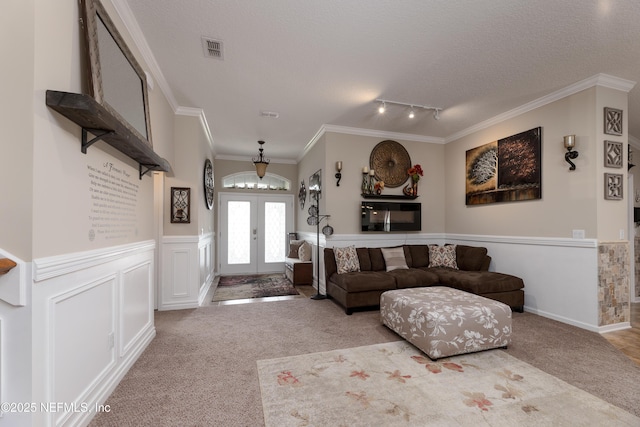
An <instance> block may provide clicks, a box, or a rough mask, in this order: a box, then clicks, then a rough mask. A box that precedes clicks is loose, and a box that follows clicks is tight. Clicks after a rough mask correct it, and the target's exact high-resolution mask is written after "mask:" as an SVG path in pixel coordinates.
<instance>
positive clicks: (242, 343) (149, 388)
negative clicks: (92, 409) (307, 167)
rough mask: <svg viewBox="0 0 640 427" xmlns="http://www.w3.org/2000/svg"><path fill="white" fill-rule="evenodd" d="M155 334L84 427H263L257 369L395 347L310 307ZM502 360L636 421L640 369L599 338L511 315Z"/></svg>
mask: <svg viewBox="0 0 640 427" xmlns="http://www.w3.org/2000/svg"><path fill="white" fill-rule="evenodd" d="M155 325H156V330H157V336H156V338H155V339H154V340H153V341H152V342H151V344H150V345H149V347H148V348H147V349H146V350H145V352H144V353H143V354H142V355H141V356H140V358H139V359H138V360H137V361H136V363H135V364H134V366H133V367H132V368H131V369H130V371H129V372H128V373H127V374H126V376H125V377H124V378H123V380H122V381H121V382H120V384H119V385H118V386H117V387H116V389H115V390H114V392H113V393H112V394H111V396H110V397H109V398H108V399H107V401H106V402H105V403H106V404H108V405H110V407H111V412H109V413H100V414H98V415H97V416H96V417H95V418H94V419H93V420H92V422H91V424H90V425H91V426H175V425H180V426H225V427H227V426H261V425H264V417H263V410H262V398H261V393H260V385H259V381H258V368H257V361H258V360H262V359H272V358H278V357H287V356H294V355H299V354H306V353H315V352H323V351H331V350H337V349H346V348H353V347H359V346H365V345H372V344H378V343H384V342H392V341H400V339H399V337H398V336H397V335H396V334H395V333H393V332H391V331H390V330H389V329H387V328H386V327H385V326H383V325H382V324H381V323H380V313H379V312H377V311H370V312H357V313H354V314H353V315H352V316H347V315H345V314H344V311H343V310H342V309H341V308H340V307H338V306H337V305H336V304H335V303H333V302H332V301H330V300H322V301H314V300H310V299H307V298H296V299H291V300H288V301H278V302H272V303H257V304H242V305H228V306H210V307H203V308H198V309H191V310H176V311H165V312H157V313H156V314H155ZM506 353H507V354H509V355H511V356H513V357H515V358H517V359H520V360H522V361H524V362H526V363H528V364H530V365H532V366H534V367H536V368H538V369H540V370H542V371H544V372H546V373H548V374H551V375H553V376H555V377H557V378H559V379H561V380H563V381H566V382H567V383H569V384H571V385H573V386H575V387H578V388H580V389H582V390H584V391H586V392H588V393H591V394H593V395H594V396H597V397H599V398H601V399H603V400H605V401H607V402H609V403H612V404H614V405H616V406H618V407H620V408H622V409H624V410H626V411H628V412H630V413H633V414H634V415H636V416H640V405H638V396H640V367H639V366H637V365H635V364H634V363H633V362H631V361H630V360H629V359H628V358H626V357H625V356H624V355H623V354H622V353H620V352H619V351H618V350H616V349H615V348H614V347H613V346H612V345H611V344H610V343H609V342H608V341H607V340H605V339H604V338H602V337H601V336H600V335H599V334H597V333H594V332H589V331H586V330H583V329H579V328H576V327H573V326H570V325H566V324H563V323H559V322H556V321H553V320H549V319H546V318H543V317H540V316H536V315H533V314H530V313H514V316H513V341H512V344H511V345H510V346H509V348H508V349H507V350H506Z"/></svg>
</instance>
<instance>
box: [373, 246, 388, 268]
mask: <svg viewBox="0 0 640 427" xmlns="http://www.w3.org/2000/svg"><path fill="white" fill-rule="evenodd" d="M369 258H370V259H371V271H386V270H387V268H386V266H385V263H384V256H382V249H381V248H369Z"/></svg>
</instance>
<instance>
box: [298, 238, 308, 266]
mask: <svg viewBox="0 0 640 427" xmlns="http://www.w3.org/2000/svg"><path fill="white" fill-rule="evenodd" d="M298 258H299V259H300V261H302V262H307V261H311V244H310V243H309V242H307V241H306V240H305V241H304V242H302V244H301V245H300V248H299V249H298Z"/></svg>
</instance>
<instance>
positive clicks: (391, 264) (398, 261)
mask: <svg viewBox="0 0 640 427" xmlns="http://www.w3.org/2000/svg"><path fill="white" fill-rule="evenodd" d="M380 250H381V251H382V256H383V257H384V263H385V264H386V265H387V271H392V270H398V269H408V268H409V266H408V265H407V260H406V259H405V258H404V248H402V246H401V247H399V248H381V249H380Z"/></svg>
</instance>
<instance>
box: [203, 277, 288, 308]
mask: <svg viewBox="0 0 640 427" xmlns="http://www.w3.org/2000/svg"><path fill="white" fill-rule="evenodd" d="M285 295H299V292H298V291H297V290H296V288H295V287H294V286H293V284H291V282H290V281H289V280H288V279H287V278H286V277H285V276H284V274H283V273H276V274H249V275H242V276H222V277H220V281H219V282H218V287H217V288H216V290H215V292H214V294H213V299H212V300H211V301H212V302H216V301H228V300H234V299H247V298H264V297H280V296H285Z"/></svg>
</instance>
